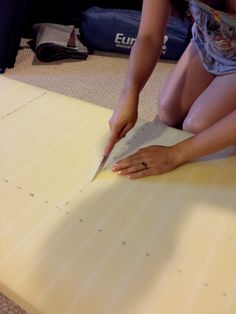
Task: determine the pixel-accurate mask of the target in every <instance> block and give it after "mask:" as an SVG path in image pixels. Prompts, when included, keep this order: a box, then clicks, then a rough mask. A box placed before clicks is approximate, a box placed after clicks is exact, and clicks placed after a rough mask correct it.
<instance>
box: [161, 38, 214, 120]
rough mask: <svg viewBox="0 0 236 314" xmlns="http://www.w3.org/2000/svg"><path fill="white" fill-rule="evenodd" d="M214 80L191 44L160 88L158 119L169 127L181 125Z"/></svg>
mask: <svg viewBox="0 0 236 314" xmlns="http://www.w3.org/2000/svg"><path fill="white" fill-rule="evenodd" d="M214 78H215V76H214V75H212V74H210V73H209V72H207V71H206V69H205V68H204V67H203V65H202V62H201V59H200V56H199V54H198V51H197V49H196V47H195V46H194V44H193V43H192V42H191V43H190V44H189V46H188V47H187V49H186V50H185V52H184V53H183V55H182V57H181V58H180V60H179V61H178V63H177V64H176V66H175V68H174V70H173V71H172V73H171V74H170V76H169V77H168V79H167V81H166V82H165V83H164V85H163V87H162V90H161V93H160V97H159V101H158V111H157V112H158V116H159V118H160V119H161V120H162V121H163V122H164V123H166V124H168V125H170V126H176V125H179V124H182V123H183V121H184V119H185V117H186V116H187V114H188V112H189V110H190V108H191V106H192V105H193V103H194V102H195V101H196V99H197V98H198V97H199V95H201V94H202V93H203V91H204V90H205V89H206V88H207V87H208V86H209V84H210V83H211V82H212V81H213V80H214Z"/></svg>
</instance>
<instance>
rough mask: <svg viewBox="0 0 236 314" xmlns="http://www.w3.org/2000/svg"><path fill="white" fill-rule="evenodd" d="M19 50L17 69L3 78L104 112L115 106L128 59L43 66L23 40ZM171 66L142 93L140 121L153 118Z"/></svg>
mask: <svg viewBox="0 0 236 314" xmlns="http://www.w3.org/2000/svg"><path fill="white" fill-rule="evenodd" d="M22 47H23V49H22V50H21V51H20V52H19V54H18V57H17V62H16V66H15V67H14V68H13V69H8V70H7V71H6V73H5V74H4V75H5V76H7V77H10V78H13V79H16V80H19V81H22V82H26V83H29V84H32V85H36V86H40V87H43V88H46V89H49V90H52V91H55V92H58V93H61V94H64V95H68V96H72V97H76V98H80V99H83V100H86V101H88V102H92V103H95V104H97V105H100V106H104V107H107V108H114V106H115V105H116V103H117V100H118V98H119V95H120V91H121V88H122V84H123V81H124V77H125V71H126V67H127V61H128V56H127V55H121V54H119V55H118V54H111V53H95V54H94V55H89V57H88V59H87V60H86V61H84V60H82V61H78V60H72V59H70V60H65V61H60V62H53V63H43V62H40V61H38V60H37V59H36V58H35V56H34V54H33V52H32V51H31V49H30V48H28V47H27V41H26V40H22ZM144 58H145V56H144ZM173 66H174V63H173V62H170V61H160V62H159V63H158V64H157V66H156V69H155V70H154V72H153V74H152V76H151V78H150V80H149V81H148V83H147V84H146V86H145V88H144V89H143V91H142V93H141V97H140V106H139V112H140V117H142V118H144V119H147V120H151V119H153V118H154V117H155V115H156V103H157V95H158V93H159V91H160V87H161V85H162V83H163V80H165V78H166V76H167V74H168V73H169V71H170V70H171V69H172V68H173Z"/></svg>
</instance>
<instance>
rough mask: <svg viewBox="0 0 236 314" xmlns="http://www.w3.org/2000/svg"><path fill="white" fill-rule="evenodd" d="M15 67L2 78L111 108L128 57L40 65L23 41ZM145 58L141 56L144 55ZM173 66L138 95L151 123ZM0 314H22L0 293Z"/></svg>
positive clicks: (163, 67)
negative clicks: (162, 89) (158, 98)
mask: <svg viewBox="0 0 236 314" xmlns="http://www.w3.org/2000/svg"><path fill="white" fill-rule="evenodd" d="M21 46H22V49H21V50H20V51H19V53H18V56H17V60H16V64H15V67H14V68H13V69H8V70H7V71H6V72H5V74H4V76H6V77H9V78H13V79H16V80H19V81H22V82H25V83H29V84H32V85H36V86H39V87H42V88H45V89H48V90H51V91H55V92H57V93H61V94H64V95H68V96H72V97H75V98H80V99H83V100H86V101H88V102H92V103H94V104H97V105H99V106H104V107H107V108H111V109H113V108H114V107H115V105H116V103H117V101H118V98H119V94H120V91H121V88H122V84H123V81H124V77H125V71H126V66H127V61H128V56H126V55H117V54H111V53H95V54H94V55H90V56H89V57H88V59H87V60H86V61H84V60H83V61H78V60H65V61H60V62H53V63H50V64H48V63H42V62H40V61H38V60H37V59H36V58H35V55H34V54H33V52H32V51H31V49H30V48H29V47H28V45H27V40H26V39H23V40H22V43H21ZM144 58H145V56H144ZM173 67H174V62H170V61H160V62H159V63H158V64H157V66H156V68H155V70H154V72H153V74H152V76H151V78H150V80H149V81H148V83H147V84H146V86H145V88H144V90H143V92H142V94H141V96H140V106H139V116H140V117H142V118H144V119H146V120H153V119H154V118H155V115H156V103H157V95H158V94H159V92H160V88H161V85H162V83H163V81H164V80H165V78H166V76H167V75H168V73H169V71H171V69H172V68H173ZM0 314H25V312H24V311H23V310H21V309H20V308H19V307H18V306H17V305H15V304H14V303H13V302H11V301H10V300H9V299H7V298H6V297H5V296H4V295H2V294H1V293H0Z"/></svg>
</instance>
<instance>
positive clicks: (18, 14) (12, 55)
mask: <svg viewBox="0 0 236 314" xmlns="http://www.w3.org/2000/svg"><path fill="white" fill-rule="evenodd" d="M30 4H31V0H21V1H19V0H11V1H9V0H2V1H1V2H0V43H1V45H0V72H1V73H3V72H4V71H5V69H6V68H11V67H13V66H14V64H15V59H16V56H17V52H18V49H19V45H20V40H21V30H22V26H23V22H24V20H25V16H26V14H27V13H28V10H29V7H30Z"/></svg>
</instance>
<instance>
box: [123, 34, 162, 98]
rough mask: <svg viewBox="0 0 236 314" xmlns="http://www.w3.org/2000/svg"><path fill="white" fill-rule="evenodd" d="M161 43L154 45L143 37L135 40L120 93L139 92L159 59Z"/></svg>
mask: <svg viewBox="0 0 236 314" xmlns="http://www.w3.org/2000/svg"><path fill="white" fill-rule="evenodd" d="M162 42H163V41H162V40H160V41H158V42H155V43H154V42H152V41H151V39H150V38H148V37H144V36H143V37H140V38H137V40H136V42H135V44H134V46H133V48H132V51H131V55H130V59H129V64H128V69H127V74H126V79H125V83H124V87H123V91H122V93H124V94H127V93H129V92H131V93H137V94H139V93H140V92H141V90H142V88H143V87H144V85H145V84H146V82H147V80H148V79H149V77H150V75H151V74H152V72H153V70H154V68H155V66H156V63H157V61H158V59H159V56H160V51H161V48H162ZM146 56H147V57H146Z"/></svg>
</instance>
